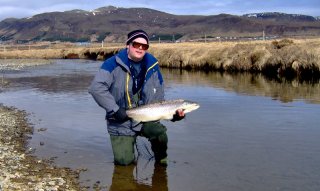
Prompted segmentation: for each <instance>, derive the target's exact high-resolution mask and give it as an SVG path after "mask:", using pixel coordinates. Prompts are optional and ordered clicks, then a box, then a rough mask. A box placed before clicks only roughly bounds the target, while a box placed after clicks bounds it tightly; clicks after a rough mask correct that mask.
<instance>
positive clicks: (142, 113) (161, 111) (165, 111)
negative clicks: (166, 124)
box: [126, 99, 200, 122]
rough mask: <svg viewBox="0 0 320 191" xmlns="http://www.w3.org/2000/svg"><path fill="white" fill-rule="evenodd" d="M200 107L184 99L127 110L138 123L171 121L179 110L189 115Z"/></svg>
mask: <svg viewBox="0 0 320 191" xmlns="http://www.w3.org/2000/svg"><path fill="white" fill-rule="evenodd" d="M199 107H200V105H199V104H198V103H195V102H192V101H187V100H183V99H177V100H168V101H162V102H158V103H153V104H147V105H143V106H140V107H136V108H133V109H129V110H127V111H126V112H127V115H128V116H129V117H130V118H132V119H133V120H134V121H137V122H148V121H157V120H161V119H165V120H171V119H172V118H173V115H174V114H175V113H176V111H177V110H178V109H181V110H183V111H184V113H189V112H191V111H193V110H196V109H198V108H199Z"/></svg>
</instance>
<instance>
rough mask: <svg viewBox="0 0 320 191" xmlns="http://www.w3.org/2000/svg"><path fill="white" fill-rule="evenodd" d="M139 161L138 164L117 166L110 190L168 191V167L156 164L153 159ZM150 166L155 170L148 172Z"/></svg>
mask: <svg viewBox="0 0 320 191" xmlns="http://www.w3.org/2000/svg"><path fill="white" fill-rule="evenodd" d="M139 162H140V161H139V160H138V164H137V165H129V166H115V167H114V170H113V176H112V184H111V186H110V189H109V190H110V191H122V190H127V191H128V190H139V191H146V190H154V191H168V180H167V172H166V167H163V166H159V165H154V163H153V162H152V161H144V164H139ZM148 168H150V169H151V170H153V172H151V173H150V174H148V170H150V169H148Z"/></svg>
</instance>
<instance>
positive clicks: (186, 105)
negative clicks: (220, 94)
mask: <svg viewBox="0 0 320 191" xmlns="http://www.w3.org/2000/svg"><path fill="white" fill-rule="evenodd" d="M199 107H200V105H199V104H198V103H196V102H193V101H186V100H185V101H184V102H183V103H182V105H181V107H180V109H182V110H183V111H184V113H189V112H191V111H193V110H196V109H198V108H199Z"/></svg>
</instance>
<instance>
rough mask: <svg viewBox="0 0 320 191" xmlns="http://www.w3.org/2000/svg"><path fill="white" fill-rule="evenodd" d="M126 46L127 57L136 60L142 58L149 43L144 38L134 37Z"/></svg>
mask: <svg viewBox="0 0 320 191" xmlns="http://www.w3.org/2000/svg"><path fill="white" fill-rule="evenodd" d="M127 48H128V57H129V58H130V59H131V60H133V61H135V62H138V61H140V60H142V58H143V57H144V55H145V54H146V51H147V49H148V48H149V45H148V43H147V41H146V39H144V38H141V37H139V38H136V39H134V40H133V41H132V42H131V43H130V44H129V45H127Z"/></svg>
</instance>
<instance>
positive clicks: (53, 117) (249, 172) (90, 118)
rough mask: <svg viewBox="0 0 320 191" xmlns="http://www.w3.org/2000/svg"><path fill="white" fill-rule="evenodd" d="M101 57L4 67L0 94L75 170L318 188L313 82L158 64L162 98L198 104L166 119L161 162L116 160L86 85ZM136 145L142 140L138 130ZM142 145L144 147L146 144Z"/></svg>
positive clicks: (116, 176)
mask: <svg viewBox="0 0 320 191" xmlns="http://www.w3.org/2000/svg"><path fill="white" fill-rule="evenodd" d="M100 65H101V62H95V61H86V60H54V61H52V64H49V65H43V66H37V67H30V68H25V69H21V70H19V71H2V74H1V75H2V77H3V78H4V79H5V80H6V81H9V82H10V88H2V89H0V103H3V104H4V105H6V106H14V107H17V108H19V109H21V110H25V111H27V112H28V113H29V119H30V122H31V123H32V124H33V125H34V135H33V136H32V139H31V140H30V141H29V145H28V147H30V149H34V154H35V155H36V156H38V157H39V158H45V159H51V160H53V161H54V163H55V164H56V165H57V166H63V167H70V168H72V169H78V170H79V169H80V170H82V172H81V174H80V175H81V176H80V180H81V184H82V185H85V186H87V187H90V188H91V189H92V188H93V185H99V186H100V187H102V188H103V189H102V190H139V191H144V190H161V191H165V190H171V191H179V190H184V191H194V190H199V191H200V190H201V191H213V190H223V191H241V190H243V191H257V190H259V191H264V190H265V191H274V190H290V191H301V190H303V191H308V190H310V191H316V190H320V181H319V180H320V125H319V124H320V117H319V114H320V104H319V103H320V85H319V84H305V83H300V82H298V81H291V82H286V81H272V80H267V79H265V78H264V77H262V76H260V75H255V76H253V75H249V74H239V75H227V74H220V73H204V72H187V71H180V70H167V69H162V71H163V76H164V79H165V83H166V90H165V91H166V99H176V98H183V99H188V100H192V101H196V102H198V103H199V104H200V108H199V109H198V110H196V111H193V112H191V113H188V114H187V116H186V118H185V119H184V120H182V121H179V122H175V123H173V122H168V121H163V124H165V125H166V126H167V129H168V137H169V145H168V155H169V156H168V159H169V162H168V166H167V167H166V168H165V167H158V166H156V167H155V166H154V161H152V160H150V161H149V160H146V159H145V158H144V157H139V158H138V160H137V164H136V165H131V166H128V167H118V166H114V165H113V154H112V149H111V146H110V139H109V135H108V133H107V131H106V124H105V121H104V115H105V113H104V111H103V109H101V108H100V107H99V106H98V105H97V104H96V103H95V102H94V100H93V99H92V97H91V96H90V94H88V92H87V88H88V86H89V84H90V81H91V80H92V78H93V75H94V74H95V72H96V71H97V70H98V68H99V66H100ZM138 143H139V144H142V146H144V145H145V146H147V145H148V142H147V141H146V140H144V139H139V141H138ZM146 149H147V148H146Z"/></svg>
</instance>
